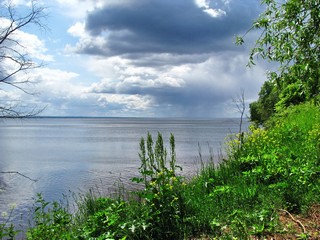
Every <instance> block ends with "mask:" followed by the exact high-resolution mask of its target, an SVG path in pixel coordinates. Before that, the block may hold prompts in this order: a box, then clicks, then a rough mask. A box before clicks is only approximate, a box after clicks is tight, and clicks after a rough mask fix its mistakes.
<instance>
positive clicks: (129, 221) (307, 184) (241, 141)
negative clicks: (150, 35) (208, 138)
mask: <svg viewBox="0 0 320 240" xmlns="http://www.w3.org/2000/svg"><path fill="white" fill-rule="evenodd" d="M169 141H170V149H169V150H166V149H165V148H164V143H163V139H162V136H161V134H159V135H158V137H157V139H156V140H154V139H152V136H151V135H148V136H147V138H146V139H142V140H141V143H140V155H139V156H140V159H141V167H140V168H139V169H137V171H139V173H140V177H138V178H134V179H132V181H133V182H135V183H139V184H141V186H143V187H142V189H143V190H141V191H137V192H125V193H124V192H123V191H121V192H119V195H118V196H116V197H112V198H111V197H101V196H100V197H95V196H94V195H93V194H88V195H86V196H83V197H82V198H81V199H80V200H79V201H78V211H77V212H76V213H75V214H70V212H69V211H68V209H66V208H64V207H63V206H61V205H60V204H58V203H48V202H46V201H45V200H44V199H43V198H42V197H41V195H39V196H38V200H37V201H36V203H35V205H36V207H35V210H34V216H33V220H34V225H33V226H30V228H29V229H28V231H27V238H28V239H199V238H205V239H208V238H210V239H250V238H251V239H253V238H255V239H258V238H261V239H263V238H267V237H272V236H273V237H274V236H283V237H285V238H286V237H289V236H290V238H297V239H298V238H300V239H308V238H310V239H311V238H312V237H313V238H314V239H316V238H317V237H320V236H319V235H317V234H318V233H317V230H319V229H320V226H319V222H316V221H307V219H309V220H310V219H311V218H310V217H311V216H309V215H308V214H310V213H311V212H312V213H313V215H312V216H313V217H314V219H317V216H319V211H317V206H318V205H317V204H318V203H319V202H320V178H319V177H320V110H319V107H316V106H314V105H311V104H304V105H300V106H296V107H294V108H289V109H288V110H287V111H286V112H283V113H282V114H281V115H277V116H275V117H273V118H272V119H271V120H270V121H269V122H268V124H267V126H266V127H265V128H255V127H251V128H250V131H249V132H247V133H244V134H241V135H238V136H234V137H233V138H232V140H230V141H229V142H228V146H227V152H228V156H227V159H224V160H222V162H221V164H220V165H218V166H215V165H214V164H213V163H210V162H209V163H207V164H205V165H203V166H202V168H201V171H200V172H199V174H198V175H196V176H194V178H192V179H191V180H188V181H187V180H186V179H184V178H183V177H181V176H180V175H179V172H180V168H179V166H177V162H176V156H175V142H174V136H173V135H172V136H171V138H170V140H169ZM316 214H318V215H316ZM308 217H309V218H308ZM299 219H300V220H299ZM304 219H305V220H306V221H303V220H304ZM306 223H308V225H307V224H306ZM0 233H1V234H2V236H1V237H4V236H5V235H7V236H8V235H11V237H12V238H13V239H14V235H15V233H14V228H13V227H10V226H9V225H8V224H4V223H3V224H2V225H0ZM9 237H10V236H9Z"/></svg>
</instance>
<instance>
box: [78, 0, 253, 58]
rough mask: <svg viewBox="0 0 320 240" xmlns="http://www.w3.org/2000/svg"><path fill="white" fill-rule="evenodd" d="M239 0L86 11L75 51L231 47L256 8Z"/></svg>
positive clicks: (143, 2)
mask: <svg viewBox="0 0 320 240" xmlns="http://www.w3.org/2000/svg"><path fill="white" fill-rule="evenodd" d="M238 2H239V1H204V0H202V1H200V0H198V1H193V0H175V1H171V0H161V1H149V0H131V1H129V3H128V2H126V3H123V4H121V5H120V4H118V5H103V6H102V7H99V8H95V9H94V10H93V11H91V12H89V13H88V15H87V17H86V20H85V29H84V30H85V31H84V32H82V36H83V38H81V37H80V41H79V43H78V45H77V46H76V48H75V49H74V50H76V51H77V52H78V53H85V54H90V55H100V56H101V55H102V56H115V55H130V54H155V53H156V54H163V53H171V54H175V55H176V54H179V55H180V54H181V55H183V54H204V53H209V52H217V51H221V50H226V49H233V48H234V46H233V44H232V38H233V37H234V35H235V34H237V33H240V32H243V31H244V30H246V29H248V28H249V26H250V23H251V22H252V20H253V18H255V17H256V16H257V14H258V12H259V7H258V2H257V1H255V0H246V1H243V3H238ZM88 36H90V38H88ZM99 38H100V40H99V41H98V42H97V41H96V40H97V39H99ZM84 39H86V41H84ZM101 39H103V40H104V41H101ZM129 57H130V56H129Z"/></svg>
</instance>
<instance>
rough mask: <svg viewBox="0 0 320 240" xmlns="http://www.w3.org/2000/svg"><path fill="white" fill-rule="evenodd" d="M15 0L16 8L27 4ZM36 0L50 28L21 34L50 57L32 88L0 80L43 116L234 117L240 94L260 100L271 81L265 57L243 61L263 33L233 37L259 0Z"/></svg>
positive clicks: (43, 58) (39, 54)
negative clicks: (239, 39)
mask: <svg viewBox="0 0 320 240" xmlns="http://www.w3.org/2000/svg"><path fill="white" fill-rule="evenodd" d="M1 2H2V3H3V1H1ZM11 2H12V3H13V4H14V5H15V7H16V10H17V12H18V13H23V12H24V11H25V9H26V7H27V6H28V5H29V4H30V1H27V0H11ZM35 2H36V4H37V6H39V7H44V8H45V9H44V13H45V14H46V18H45V19H43V21H42V23H43V25H44V26H45V29H39V28H37V27H36V26H27V27H26V28H24V29H22V30H21V31H19V32H18V33H17V37H18V39H19V41H20V42H21V44H22V45H23V46H24V47H25V49H27V51H28V52H27V53H28V54H29V56H31V57H32V59H33V60H34V61H37V62H42V63H43V66H42V67H41V68H37V69H34V70H32V71H30V72H29V75H28V77H29V79H30V80H31V81H32V82H33V84H29V85H28V86H25V88H26V89H28V92H32V93H33V94H31V95H30V94H25V93H24V92H22V91H19V90H18V89H14V88H6V89H2V90H1V88H0V98H2V100H3V99H5V100H6V101H8V100H11V101H20V102H22V103H23V105H24V106H25V107H26V108H32V107H34V106H36V107H37V108H45V109H44V110H43V112H42V113H41V115H43V116H90V117H170V118H171V117H173V118H205V119H207V118H215V117H237V116H240V114H239V113H238V112H237V110H236V106H235V103H234V102H233V99H236V98H237V97H238V96H239V94H240V93H241V92H242V91H243V92H244V96H245V101H246V104H249V103H250V102H252V101H255V100H256V99H257V97H258V92H259V90H260V87H261V85H262V83H263V82H264V81H265V80H266V69H267V68H266V63H261V62H258V64H257V65H255V66H254V67H252V68H248V67H247V66H246V65H247V63H248V56H249V51H250V48H252V47H253V45H254V41H255V39H256V38H257V37H258V33H256V32H252V33H250V34H248V35H247V37H246V39H245V40H246V44H245V45H243V46H236V45H235V37H236V35H243V34H244V33H245V32H246V31H247V30H248V29H249V28H250V26H251V24H252V22H253V21H254V19H256V18H257V17H258V16H259V14H260V13H261V12H262V6H261V5H260V1H258V0H50V1H48V0H47V1H46V0H38V1H35ZM2 11H3V10H2ZM2 11H1V12H0V14H1V13H2ZM2 16H3V15H2ZM0 22H2V23H4V22H5V19H4V18H3V17H0ZM3 26H4V25H3ZM2 64H4V63H2ZM7 67H10V66H7ZM247 109H248V108H247Z"/></svg>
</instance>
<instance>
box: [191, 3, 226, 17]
mask: <svg viewBox="0 0 320 240" xmlns="http://www.w3.org/2000/svg"><path fill="white" fill-rule="evenodd" d="M195 4H196V5H197V6H198V7H199V8H201V9H202V10H203V11H204V12H205V13H207V14H208V15H210V16H211V17H213V18H218V17H222V16H224V15H226V14H227V13H226V12H225V11H224V10H222V9H221V8H211V7H210V0H195ZM226 4H229V1H226V2H225V3H224V4H223V5H226Z"/></svg>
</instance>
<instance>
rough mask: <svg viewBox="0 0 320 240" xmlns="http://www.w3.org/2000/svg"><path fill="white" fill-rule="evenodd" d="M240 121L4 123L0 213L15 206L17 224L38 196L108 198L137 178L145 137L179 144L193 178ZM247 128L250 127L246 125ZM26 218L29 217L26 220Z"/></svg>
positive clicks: (0, 141)
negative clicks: (94, 191)
mask: <svg viewBox="0 0 320 240" xmlns="http://www.w3.org/2000/svg"><path fill="white" fill-rule="evenodd" d="M238 124H239V120H237V119H213V120H181V119H179V120H173V119H142V118H35V119H26V120H4V121H1V122H0V153H1V155H0V171H19V172H21V173H23V174H25V175H27V176H29V177H30V178H33V179H38V181H37V182H32V181H29V180H27V179H25V178H23V177H21V176H19V175H15V174H1V175H0V189H1V192H0V213H1V212H3V211H8V205H9V204H11V203H14V204H16V206H17V207H16V209H15V218H16V219H18V216H19V217H20V215H21V214H24V213H26V212H28V211H29V209H30V207H31V206H32V204H33V199H34V197H35V196H36V193H42V194H43V196H44V198H45V199H46V200H49V201H52V200H59V199H61V198H62V194H68V193H69V192H70V191H72V192H86V191H88V189H90V188H98V189H99V191H102V192H107V191H108V190H109V189H111V188H112V187H113V186H114V183H115V181H117V180H119V179H120V180H121V181H122V182H123V183H124V184H125V185H128V184H130V181H129V179H130V178H131V177H133V176H135V175H136V174H137V171H138V167H139V165H140V161H139V157H138V153H139V142H140V138H141V137H142V136H146V134H147V132H148V131H149V132H150V133H152V134H153V135H154V138H156V134H157V132H158V131H159V132H161V133H162V134H163V137H164V139H165V140H166V141H167V140H168V138H169V136H170V133H173V134H174V136H175V139H176V151H177V161H178V163H179V164H180V165H181V166H182V167H183V169H184V174H186V175H188V174H192V173H195V172H196V170H197V168H198V166H197V164H196V162H197V159H199V157H198V156H199V153H198V152H199V148H198V145H200V146H201V153H202V156H203V158H204V160H206V159H208V157H209V147H208V146H210V148H212V150H213V152H214V153H215V154H217V153H218V150H219V148H220V147H221V146H222V143H223V141H224V139H225V137H226V135H227V134H229V133H235V132H237V131H238V128H239V126H238ZM246 125H247V123H246ZM24 215H25V214H24Z"/></svg>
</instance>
